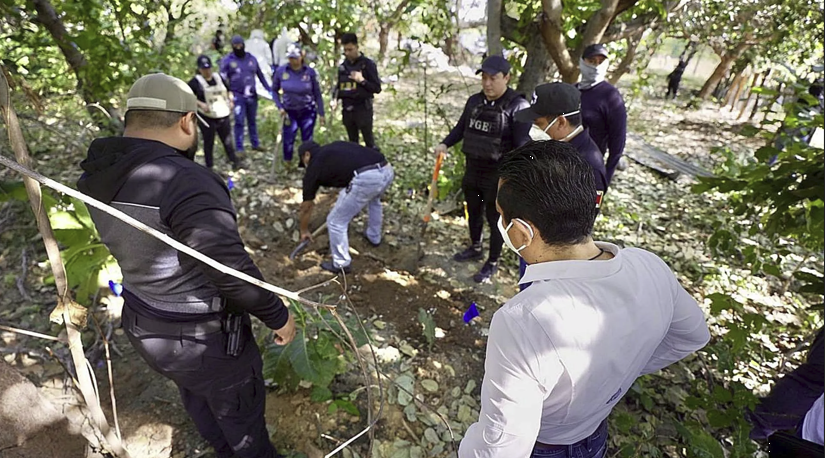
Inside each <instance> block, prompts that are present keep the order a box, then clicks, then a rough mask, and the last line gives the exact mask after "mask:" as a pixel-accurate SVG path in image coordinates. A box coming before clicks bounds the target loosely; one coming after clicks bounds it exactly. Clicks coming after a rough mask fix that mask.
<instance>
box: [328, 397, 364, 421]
mask: <svg viewBox="0 0 825 458" xmlns="http://www.w3.org/2000/svg"><path fill="white" fill-rule="evenodd" d="M333 404H334V405H336V406H338V408H339V409H341V410H343V411H345V412H347V413H348V414H350V415H355V416H357V417H360V416H361V412H360V411H358V407H355V404H353V403H352V402H350V401H347V400H346V399H336V400H335V401H333Z"/></svg>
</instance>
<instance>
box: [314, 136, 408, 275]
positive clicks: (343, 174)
mask: <svg viewBox="0 0 825 458" xmlns="http://www.w3.org/2000/svg"><path fill="white" fill-rule="evenodd" d="M298 154H299V155H300V157H301V162H302V163H303V164H304V167H305V168H306V173H305V174H304V184H303V194H304V201H303V203H301V211H300V217H299V220H300V227H301V241H305V240H312V234H311V233H310V231H309V220H310V218H311V217H312V210H313V208H314V207H315V195H316V194H317V193H318V188H320V187H321V186H326V187H331V188H342V189H341V192H340V193H339V194H338V201H337V202H336V203H335V205H334V206H333V207H332V210H331V211H330V212H329V215H327V230H328V231H329V249H330V252H331V254H332V260H330V261H324V262H322V263H321V268H322V269H324V270H327V271H329V272H333V273H339V272H341V271H343V272H344V273H349V272H350V263H351V262H352V257H350V254H349V236H348V234H347V230H348V229H349V223H350V221H352V219H353V218H354V217H355V216H356V215H357V214H358V213H360V212H361V210H363V209H364V207H367V206H369V209H368V211H369V220H368V223H367V229H366V231H365V233H364V237H365V238H366V239H367V241H368V242H369V243H370V244H371V245H372V246H378V245H380V244H381V228H382V226H383V217H384V214H383V208H382V207H381V196H383V195H384V193H385V192H386V191H387V189H389V187H390V185H391V184H392V180H393V179H394V178H395V171H394V170H393V168H392V166H391V165H390V164H389V163H388V162H387V159H386V158H385V157H384V155H383V154H381V153H379V152H378V151H376V150H374V149H372V148H366V147H363V146H361V145H358V144H355V143H350V142H332V143H330V144H328V145H324V146H321V145H319V144H318V143H315V142H314V141H308V142H304V143H302V144H301V146H300V147H298Z"/></svg>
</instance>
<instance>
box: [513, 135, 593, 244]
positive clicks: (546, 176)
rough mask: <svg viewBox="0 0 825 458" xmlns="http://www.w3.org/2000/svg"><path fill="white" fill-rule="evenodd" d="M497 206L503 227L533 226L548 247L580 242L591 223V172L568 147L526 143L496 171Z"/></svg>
mask: <svg viewBox="0 0 825 458" xmlns="http://www.w3.org/2000/svg"><path fill="white" fill-rule="evenodd" d="M498 173H499V178H500V180H501V181H500V183H501V186H500V187H499V189H498V198H497V200H498V205H499V207H501V211H502V213H503V215H504V221H505V226H506V224H508V223H509V222H510V221H512V220H513V218H521V219H523V220H525V221H529V222H530V223H532V224H533V225H534V226H535V227H536V228H537V229H538V230H539V232H541V238H542V240H544V242H545V243H547V244H548V245H554V246H569V245H576V244H579V243H582V242H584V241H585V240H586V239H587V237H589V236H590V234H591V233H592V232H593V223H594V222H595V220H596V214H597V208H596V185H595V181H594V179H593V169H592V167H590V164H588V163H587V161H585V160H584V159H583V158H582V157H581V155H579V153H578V151H576V148H574V147H573V146H572V145H571V144H569V143H562V142H558V141H555V140H548V141H539V142H530V143H527V144H526V145H524V146H522V147H520V148H517V149H515V150H513V151H511V152H509V153H507V154H505V155H504V158H503V159H502V162H501V164H500V165H499V168H498Z"/></svg>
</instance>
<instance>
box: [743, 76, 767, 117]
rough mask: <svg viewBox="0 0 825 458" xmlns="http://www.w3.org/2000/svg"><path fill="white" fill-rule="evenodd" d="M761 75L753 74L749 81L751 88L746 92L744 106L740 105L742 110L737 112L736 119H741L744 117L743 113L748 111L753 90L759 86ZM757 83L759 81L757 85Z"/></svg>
mask: <svg viewBox="0 0 825 458" xmlns="http://www.w3.org/2000/svg"><path fill="white" fill-rule="evenodd" d="M762 76H763V75H762V74H761V73H755V74H754V75H753V80H752V81H751V87H750V89H749V90H748V97H747V98H746V99H745V104H744V105H742V109H741V110H739V116H738V117H737V118H736V119H740V120H741V119H742V118H743V117H744V116H745V112H746V111H747V110H748V106H749V105H750V104H751V100H752V99H753V89H754V88H755V87H757V85H761V84H762V83H761V81H760V78H761V77H762ZM757 81H760V82H759V83H757Z"/></svg>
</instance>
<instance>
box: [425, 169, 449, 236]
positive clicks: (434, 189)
mask: <svg viewBox="0 0 825 458" xmlns="http://www.w3.org/2000/svg"><path fill="white" fill-rule="evenodd" d="M443 162H444V154H439V155H438V156H436V158H435V170H433V181H432V182H431V183H430V197H429V198H428V199H427V206H426V207H425V208H424V218H423V219H424V222H425V223H429V222H430V218H431V217H432V210H433V201H434V200H435V198H436V197H438V172H440V171H441V164H442V163H443Z"/></svg>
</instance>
